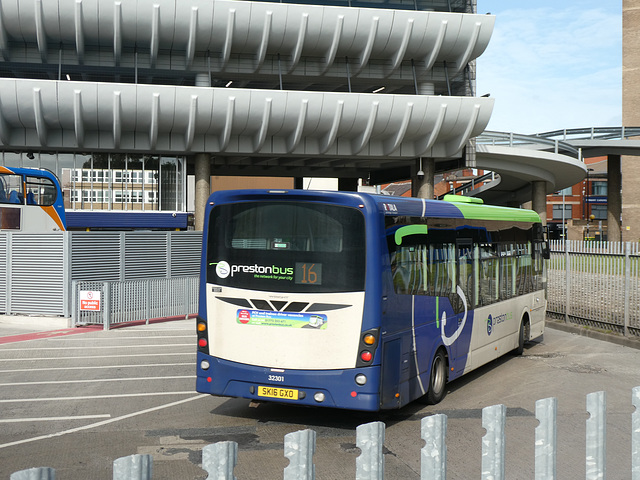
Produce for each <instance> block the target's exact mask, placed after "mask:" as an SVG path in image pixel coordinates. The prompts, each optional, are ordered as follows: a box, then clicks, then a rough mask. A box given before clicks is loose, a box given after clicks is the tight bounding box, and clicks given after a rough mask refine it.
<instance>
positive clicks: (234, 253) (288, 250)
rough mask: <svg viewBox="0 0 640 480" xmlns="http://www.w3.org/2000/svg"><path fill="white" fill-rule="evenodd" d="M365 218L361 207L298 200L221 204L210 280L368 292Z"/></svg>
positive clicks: (213, 231) (213, 225) (211, 237)
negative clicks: (365, 286) (365, 276)
mask: <svg viewBox="0 0 640 480" xmlns="http://www.w3.org/2000/svg"><path fill="white" fill-rule="evenodd" d="M364 247H365V233H364V216H363V215H362V213H361V212H360V211H358V210H356V209H353V208H349V207H341V206H336V205H325V204H309V203H305V204H296V203H293V202H260V203H253V202H252V203H237V204H229V205H220V206H216V207H215V208H214V209H213V211H212V214H211V219H210V222H209V232H208V242H207V281H208V282H209V283H215V284H218V285H227V286H233V287H238V288H248V289H253V290H269V291H282V292H317V293H320V292H340V291H359V290H363V289H364V273H365V272H364V266H365V250H364Z"/></svg>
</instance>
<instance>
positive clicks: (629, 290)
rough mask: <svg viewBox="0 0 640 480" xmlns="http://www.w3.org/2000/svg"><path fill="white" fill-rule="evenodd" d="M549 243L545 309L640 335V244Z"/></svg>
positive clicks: (567, 318) (583, 322)
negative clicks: (549, 258)
mask: <svg viewBox="0 0 640 480" xmlns="http://www.w3.org/2000/svg"><path fill="white" fill-rule="evenodd" d="M549 244H550V248H551V260H550V262H549V268H548V285H547V295H548V301H547V314H548V315H550V316H553V317H556V318H559V319H563V318H564V320H565V322H572V323H577V324H581V325H587V326H590V327H596V328H601V329H604V330H607V331H613V332H616V333H621V334H623V335H625V336H631V337H638V336H640V243H631V242H627V243H613V242H582V241H571V240H569V241H567V242H566V243H565V242H563V241H551V242H549Z"/></svg>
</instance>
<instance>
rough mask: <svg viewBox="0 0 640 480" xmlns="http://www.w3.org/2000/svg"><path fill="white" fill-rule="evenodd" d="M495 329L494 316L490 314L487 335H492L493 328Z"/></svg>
mask: <svg viewBox="0 0 640 480" xmlns="http://www.w3.org/2000/svg"><path fill="white" fill-rule="evenodd" d="M492 329H493V318H492V317H491V315H489V318H487V335H491V330H492Z"/></svg>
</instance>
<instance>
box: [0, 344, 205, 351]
mask: <svg viewBox="0 0 640 480" xmlns="http://www.w3.org/2000/svg"><path fill="white" fill-rule="evenodd" d="M123 347H131V348H139V347H143V348H156V347H193V348H194V350H195V342H194V343H155V344H152V345H102V346H94V345H91V346H90V347H88V346H86V345H85V346H83V347H66V346H62V345H61V346H59V347H42V348H41V347H38V348H37V350H38V351H39V352H40V351H42V350H97V349H104V348H123ZM21 350H24V347H22V348H5V349H3V350H0V352H17V351H21Z"/></svg>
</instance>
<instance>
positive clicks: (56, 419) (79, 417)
mask: <svg viewBox="0 0 640 480" xmlns="http://www.w3.org/2000/svg"><path fill="white" fill-rule="evenodd" d="M96 418H111V415H109V414H105V415H76V416H72V417H39V418H5V419H0V423H21V422H62V421H67V420H92V419H96Z"/></svg>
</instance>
